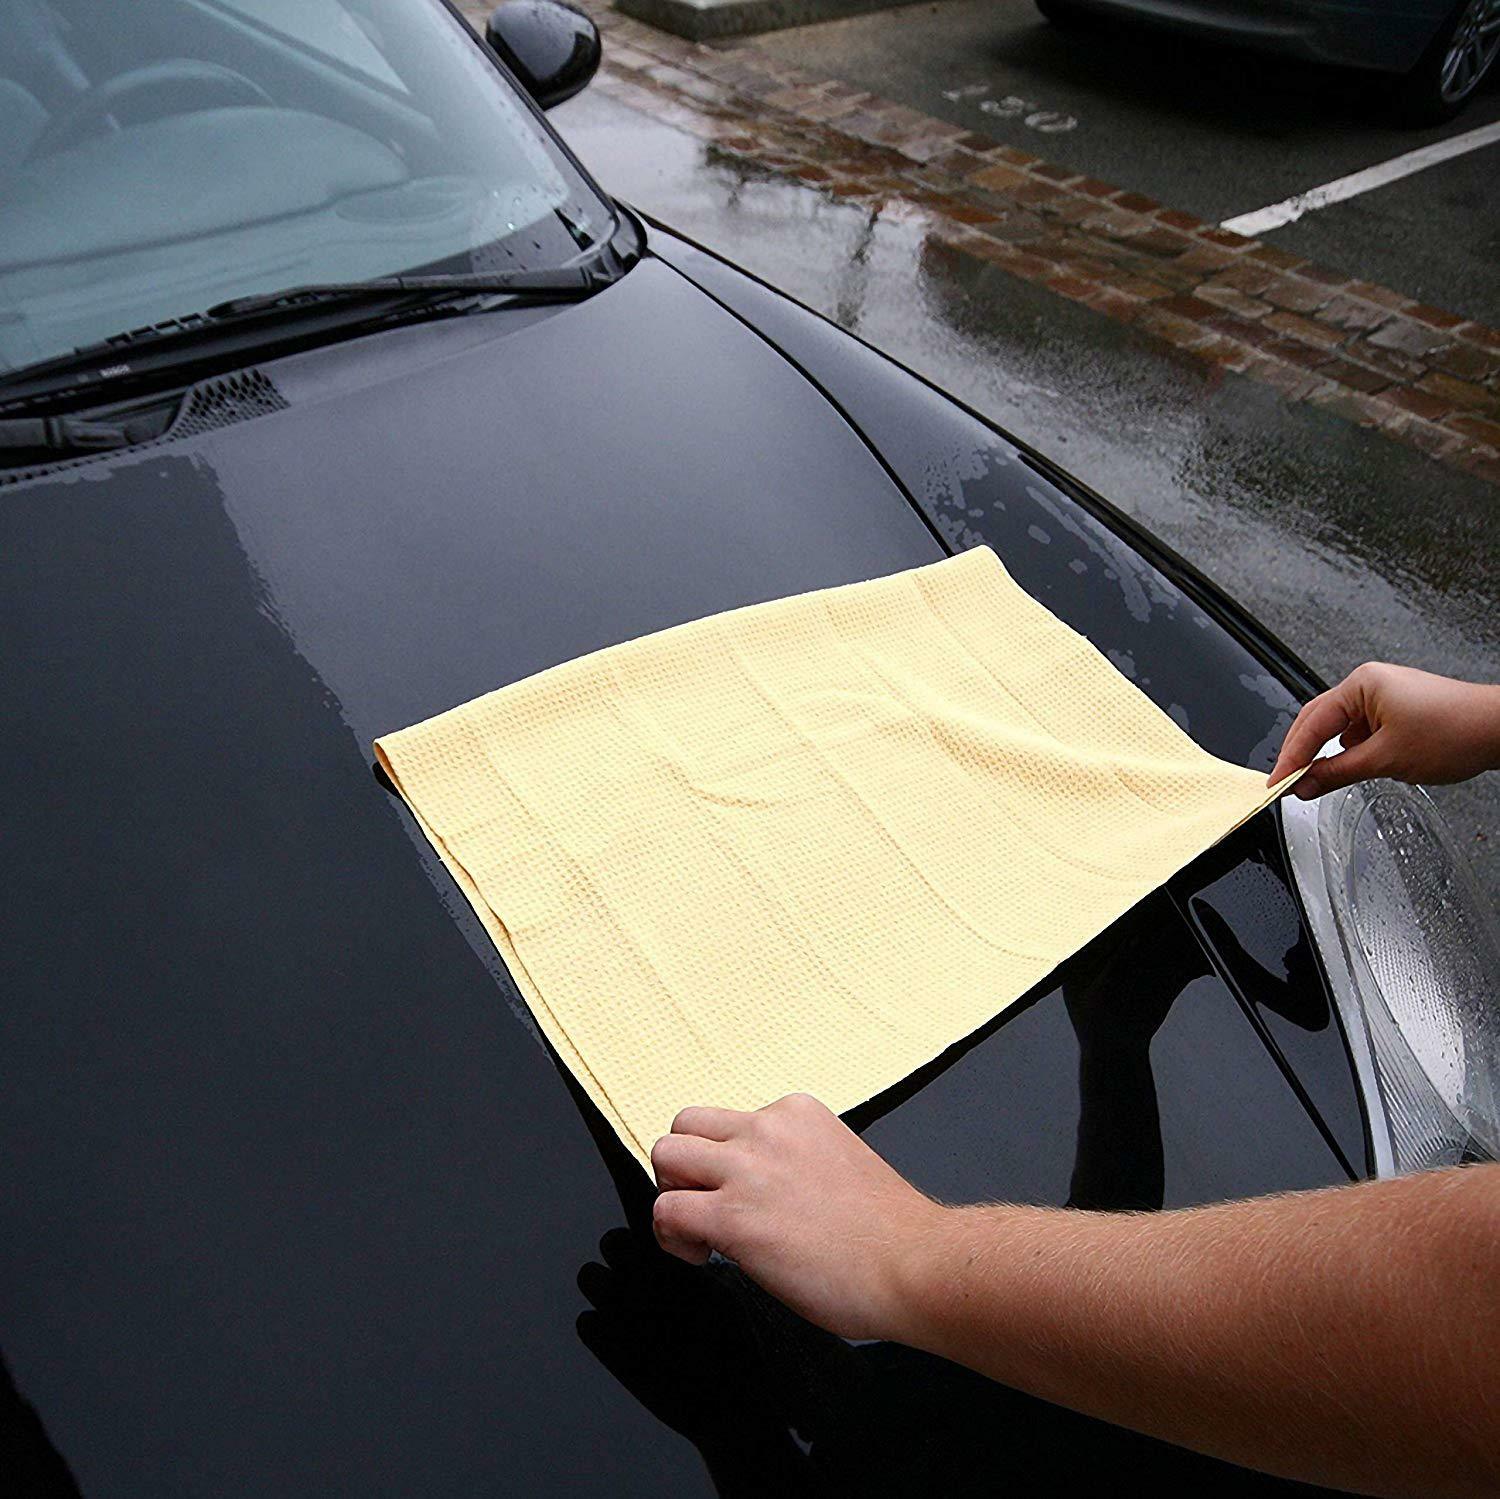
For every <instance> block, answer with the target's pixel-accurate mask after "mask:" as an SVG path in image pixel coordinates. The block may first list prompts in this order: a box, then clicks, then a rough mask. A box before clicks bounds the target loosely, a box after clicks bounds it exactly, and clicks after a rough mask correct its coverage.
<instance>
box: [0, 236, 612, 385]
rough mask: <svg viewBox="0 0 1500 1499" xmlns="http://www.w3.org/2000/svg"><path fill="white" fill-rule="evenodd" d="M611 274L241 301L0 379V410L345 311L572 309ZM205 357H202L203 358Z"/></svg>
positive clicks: (578, 271) (448, 279) (323, 288)
mask: <svg viewBox="0 0 1500 1499" xmlns="http://www.w3.org/2000/svg"><path fill="white" fill-rule="evenodd" d="M613 279H614V276H613V275H611V274H610V272H609V271H607V270H605V269H603V268H602V267H600V266H599V265H598V263H597V262H595V263H590V264H585V265H580V266H572V267H568V268H566V269H561V270H542V271H503V272H502V271H496V272H493V273H491V272H484V271H481V272H475V273H472V274H455V275H434V276H383V277H378V278H376V279H374V280H369V281H347V282H341V281H335V282H329V283H327V284H313V285H308V286H293V287H288V288H287V289H285V290H284V291H277V292H269V293H266V294H265V295H262V296H250V297H236V298H234V299H233V300H231V301H228V302H221V303H220V304H219V305H218V306H217V307H212V308H210V309H209V310H208V311H207V312H200V313H195V314H193V315H191V316H189V317H184V318H178V319H173V320H172V321H169V322H165V323H159V324H156V325H154V326H152V327H149V328H138V329H135V330H133V331H132V332H129V333H121V334H116V335H115V336H114V337H113V338H107V339H104V340H102V341H100V342H99V343H94V344H88V345H85V346H84V347H82V348H78V349H74V350H73V352H72V353H70V354H61V355H58V356H57V357H55V358H52V359H45V360H42V361H40V362H39V363H37V364H29V365H25V366H23V367H22V368H21V369H18V370H12V371H11V372H10V373H8V374H6V375H3V376H0V409H3V407H4V405H5V404H6V402H7V398H9V399H10V404H11V407H12V409H15V408H16V407H17V406H20V407H22V408H23V409H24V407H25V406H26V405H29V404H31V403H33V402H35V401H38V400H52V399H56V398H58V397H59V396H63V395H68V396H71V395H77V394H80V393H83V392H85V391H88V392H92V391H94V390H97V389H100V388H102V387H104V386H106V385H110V386H116V387H118V386H119V385H120V384H121V383H122V382H125V381H134V382H135V383H140V382H141V381H142V380H143V379H151V378H155V377H157V376H159V375H160V374H162V373H163V372H169V371H171V370H173V369H176V368H177V367H179V366H181V365H182V364H184V362H189V363H190V362H192V360H193V358H194V357H195V356H196V358H197V359H198V360H199V361H200V362H201V361H202V360H205V359H211V358H212V357H213V356H212V353H211V351H212V350H215V349H219V348H222V347H224V346H226V345H227V343H228V342H229V341H231V340H233V341H237V345H238V348H239V350H240V351H241V352H248V351H249V350H250V349H251V348H260V347H264V346H266V345H268V344H286V343H288V342H295V341H296V340H297V339H298V338H299V337H301V338H304V339H305V336H306V332H307V330H305V329H304V330H302V332H301V333H300V334H299V332H298V329H299V328H300V327H301V324H302V323H303V321H304V316H305V321H306V322H307V323H308V324H315V323H316V322H317V320H318V315H319V314H322V316H323V318H324V319H329V318H333V319H337V318H338V316H339V314H338V307H339V306H340V304H344V305H348V304H358V303H360V302H366V301H368V302H373V303H379V302H392V303H394V304H395V305H394V307H393V308H392V309H391V310H390V311H389V312H386V311H385V310H382V311H381V312H380V313H379V315H380V316H381V317H385V316H392V317H394V316H397V315H410V314H411V313H412V312H414V311H415V312H420V311H421V310H422V309H423V308H425V307H428V306H431V307H434V308H437V307H440V306H442V304H444V303H446V302H448V301H451V300H456V299H457V298H461V297H465V296H484V295H497V296H498V295H504V296H507V297H509V298H511V299H513V301H514V302H516V303H547V302H574V301H581V300H582V299H583V298H585V297H588V296H592V295H593V293H594V292H596V291H598V290H600V289H601V288H602V287H604V286H607V285H608V284H609V283H610V282H611V281H612V280H613ZM200 351H202V352H200Z"/></svg>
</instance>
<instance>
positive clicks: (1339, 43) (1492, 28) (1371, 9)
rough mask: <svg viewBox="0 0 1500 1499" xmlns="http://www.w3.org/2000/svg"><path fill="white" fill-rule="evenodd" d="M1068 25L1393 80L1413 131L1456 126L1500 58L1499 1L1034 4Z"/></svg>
mask: <svg viewBox="0 0 1500 1499" xmlns="http://www.w3.org/2000/svg"><path fill="white" fill-rule="evenodd" d="M1036 3H1037V9H1038V10H1040V11H1041V13H1042V14H1043V15H1044V16H1046V17H1047V19H1048V20H1049V21H1052V22H1054V23H1056V24H1058V25H1062V26H1073V25H1079V24H1082V23H1084V22H1087V21H1089V20H1098V19H1101V18H1103V17H1106V16H1129V17H1137V18H1139V19H1140V20H1142V21H1147V22H1150V23H1153V24H1155V25H1158V26H1162V27H1167V28H1169V29H1171V30H1173V31H1178V32H1183V33H1186V34H1190V35H1194V36H1200V37H1204V38H1207V39H1210V40H1215V41H1226V42H1235V43H1239V44H1241V45H1244V46H1249V47H1258V48H1262V49H1264V50H1266V51H1268V52H1280V53H1283V54H1285V55H1287V56H1290V57H1300V58H1305V59H1307V60H1309V61H1313V62H1326V63H1335V64H1338V65H1339V66H1341V67H1349V68H1362V69H1366V70H1368V71H1370V72H1374V73H1384V74H1389V75H1390V76H1391V81H1392V94H1393V98H1394V101H1395V103H1396V106H1397V109H1398V111H1399V112H1400V114H1401V115H1402V116H1403V117H1404V118H1405V119H1406V120H1407V121H1408V122H1409V123H1411V124H1434V123H1436V122H1438V121H1441V120H1447V119H1452V118H1453V116H1455V115H1456V114H1458V113H1459V111H1460V110H1462V109H1463V107H1464V105H1466V104H1467V103H1468V102H1469V100H1470V99H1472V98H1473V97H1474V94H1475V92H1476V91H1477V90H1478V88H1479V86H1480V84H1481V83H1483V82H1484V80H1485V78H1486V77H1487V76H1488V74H1489V72H1490V69H1491V67H1492V65H1493V63H1494V61H1495V54H1496V53H1497V52H1500V0H1036Z"/></svg>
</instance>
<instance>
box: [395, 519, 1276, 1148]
mask: <svg viewBox="0 0 1500 1499" xmlns="http://www.w3.org/2000/svg"><path fill="white" fill-rule="evenodd" d="M376 753H377V755H378V756H379V758H380V760H381V762H382V764H383V765H384V766H385V768H386V770H387V771H388V773H389V774H390V776H391V779H392V780H393V782H394V783H395V784H396V786H397V788H398V789H399V790H400V792H401V794H402V796H403V797H404V798H405V799H406V801H407V803H408V804H409V806H410V807H411V809H412V811H413V812H414V813H415V814H416V816H417V818H418V820H419V821H420V823H421V825H422V827H423V829H424V831H425V832H426V834H427V836H428V838H429V839H431V841H432V843H433V845H434V847H435V848H436V849H437V851H438V853H439V855H440V856H441V857H442V859H443V861H444V863H445V864H446V865H447V867H448V869H449V871H450V872H451V873H452V875H453V877H454V878H455V879H456V880H457V881H458V883H459V885H460V886H461V887H462V889H463V891H464V893H465V895H467V896H468V898H469V900H470V902H471V903H472V904H473V906H474V909H475V910H476V911H477V912H478V913H479V916H480V918H481V920H482V921H483V922H484V925H485V927H486V928H487V930H488V931H489V934H490V936H491V937H492V938H493V939H494V942H495V945H496V947H497V948H498V949H499V951H500V954H501V956H502V957H503V959H504V960H505V963H506V966H507V967H508V968H509V970H510V972H511V974H512V975H513V977H514V978H515V981H516V983H517V985H518V986H519V987H520V989H521V992H522V993H523V994H524V995H525V997H526V1000H527V1003H528V1004H529V1005H530V1007H531V1009H532V1011H533V1012H534V1013H535V1015H536V1018H537V1021H538V1023H539V1024H540V1025H541V1027H542V1030H543V1031H544V1032H545V1033H546V1035H547V1037H548V1039H549V1040H550V1041H551V1042H552V1044H553V1046H555V1047H556V1049H557V1051H558V1053H559V1054H560V1055H561V1056H562V1057H563V1059H564V1060H565V1061H566V1062H567V1064H568V1066H569V1067H570V1068H571V1069H572V1070H573V1072H574V1073H575V1075H576V1076H577V1078H578V1080H579V1082H580V1083H581V1084H582V1086H583V1087H584V1089H585V1090H586V1091H587V1093H588V1095H589V1097H590V1098H592V1099H593V1101H594V1102H595V1103H596V1104H597V1105H598V1106H599V1108H600V1109H601V1110H602V1111H603V1113H604V1115H605V1117H606V1118H607V1119H608V1120H609V1121H610V1123H611V1124H612V1125H613V1126H614V1128H615V1129H616V1130H617V1131H618V1132H619V1135H620V1137H621V1139H622V1140H623V1141H624V1142H625V1144H626V1145H627V1146H628V1147H629V1149H630V1150H631V1151H632V1152H633V1153H634V1154H635V1156H636V1158H637V1159H638V1160H640V1161H641V1163H642V1164H643V1165H647V1166H648V1169H649V1152H650V1148H651V1145H652V1142H653V1141H654V1140H655V1139H656V1138H657V1137H658V1136H660V1135H662V1134H665V1133H666V1132H667V1131H668V1129H669V1128H670V1126H671V1123H672V1119H673V1116H674V1115H675V1114H676V1113H677V1111H678V1110H679V1109H681V1108H683V1107H685V1106H686V1105H688V1104H697V1103H707V1104H714V1105H719V1106H721V1107H726V1108H733V1109H752V1108H757V1107H759V1106H760V1105H762V1104H766V1103H769V1102H771V1101H772V1100H773V1099H776V1098H779V1097H781V1096H782V1095H783V1094H785V1093H789V1092H807V1093H812V1094H815V1095H816V1096H817V1097H819V1098H821V1099H822V1100H823V1101H824V1102H825V1103H826V1104H828V1105H829V1106H830V1107H831V1108H833V1109H835V1110H838V1111H843V1110H845V1109H849V1108H851V1107H853V1106H854V1105H855V1104H858V1103H860V1102H862V1101H864V1100H865V1099H867V1098H869V1097H871V1096H872V1095H874V1094H876V1093H879V1092H881V1091H882V1090H884V1089H885V1088H888V1087H890V1086H891V1085H892V1084H894V1083H896V1082H899V1081H900V1080H901V1079H902V1078H903V1077H905V1076H906V1075H907V1074H909V1073H911V1072H912V1071H914V1070H915V1069H916V1068H918V1067H920V1066H921V1065H922V1064H924V1063H925V1062H928V1061H930V1060H931V1059H932V1058H933V1057H935V1056H937V1055H939V1054H940V1053H941V1052H943V1051H944V1050H946V1049H947V1048H948V1047H949V1046H951V1045H953V1044H954V1043H955V1042H957V1041H959V1040H960V1039H962V1038H963V1037H964V1036H966V1035H967V1034H969V1033H970V1032H971V1031H973V1030H975V1029H976V1028H978V1027H979V1026H980V1025H982V1024H984V1022H986V1021H987V1020H989V1019H990V1018H991V1017H993V1016H994V1015H995V1014H996V1013H998V1012H999V1011H1000V1010H1002V1009H1003V1008H1004V1007H1005V1006H1006V1005H1008V1004H1010V1003H1011V1002H1012V1001H1013V1000H1015V999H1017V998H1018V997H1020V996H1021V995H1022V994H1024V993H1025V992H1026V991H1027V990H1028V989H1030V988H1031V987H1032V986H1033V985H1035V984H1036V983H1037V982H1038V981H1039V980H1041V979H1042V978H1043V977H1045V976H1046V974H1047V973H1048V972H1049V971H1050V970H1051V969H1053V968H1054V967H1056V966H1057V964H1058V963H1059V962H1061V961H1062V960H1063V959H1064V958H1066V957H1068V956H1069V954H1071V953H1073V952H1075V951H1076V950H1077V949H1078V948H1079V947H1081V946H1082V945H1083V944H1084V943H1085V942H1087V941H1088V940H1089V939H1090V938H1091V937H1093V936H1095V935H1096V934H1097V933H1099V932H1100V931H1102V930H1103V929H1104V928H1105V927H1106V926H1108V925H1109V924H1110V923H1111V922H1112V921H1113V920H1114V919H1115V918H1116V917H1118V916H1120V915H1121V914H1122V913H1123V912H1124V911H1126V910H1127V909H1128V908H1129V907H1130V906H1132V905H1134V904H1135V903H1136V902H1137V901H1138V900H1140V899H1141V897H1142V896H1144V895H1145V894H1147V893H1148V892H1149V891H1150V890H1152V889H1154V888H1155V887H1156V886H1158V885H1159V884H1161V883H1162V881H1164V880H1165V879H1167V877H1168V876H1169V875H1171V874H1173V873H1175V872H1176V871H1177V870H1178V869H1180V868H1181V867H1182V866H1183V865H1184V864H1186V863H1187V862H1188V861H1189V860H1190V859H1192V858H1193V857H1194V856H1195V855H1197V854H1199V853H1201V852H1202V851H1203V850H1204V849H1206V848H1208V847H1209V846H1210V845H1211V844H1213V843H1215V842H1216V841H1217V840H1218V839H1220V838H1222V837H1223V836H1224V835H1225V834H1226V833H1228V832H1230V831H1231V830H1232V829H1233V828H1234V827H1236V826H1237V825H1238V824H1239V823H1241V822H1243V821H1244V820H1245V819H1246V818H1247V817H1249V816H1251V815H1252V814H1253V813H1254V812H1256V811H1258V810H1259V809H1260V808H1261V807H1263V806H1265V805H1266V803H1267V802H1269V801H1270V800H1272V799H1273V797H1274V796H1275V795H1276V794H1277V792H1279V791H1280V789H1281V788H1280V787H1276V788H1273V789H1269V790H1268V788H1267V787H1266V784H1265V778H1264V776H1262V775H1260V774H1258V773H1256V772H1254V771H1250V770H1246V769H1244V768H1242V767H1240V766H1235V765H1231V764H1228V763H1227V762H1225V761H1223V760H1219V759H1216V758H1214V757H1213V756H1212V755H1210V754H1208V753H1207V752H1206V751H1205V750H1203V749H1200V748H1199V747H1198V745H1196V744H1195V743H1194V742H1193V741H1192V740H1191V739H1190V738H1189V737H1188V736H1187V735H1186V734H1185V733H1183V731H1182V730H1181V729H1179V728H1178V727H1177V725H1176V724H1175V723H1173V721H1172V720H1171V719H1170V718H1168V717H1167V715H1166V714H1165V713H1163V712H1162V711H1161V710H1160V709H1158V708H1157V707H1156V706H1155V705H1154V704H1153V703H1152V702H1151V701H1150V699H1149V698H1147V697H1146V696H1145V695H1144V694H1143V693H1142V692H1140V691H1139V689H1137V688H1136V687H1135V686H1133V685H1132V684H1131V683H1130V682H1129V681H1127V680H1126V679H1125V678H1124V677H1123V676H1122V675H1121V674H1120V673H1119V672H1118V671H1116V670H1115V668H1114V667H1113V666H1111V665H1110V663H1109V662H1108V661H1106V660H1105V658H1104V657H1103V656H1102V655H1100V654H1099V652H1098V651H1097V650H1095V648H1094V647H1093V646H1092V645H1090V644H1089V642H1088V641H1087V640H1086V639H1084V637H1083V636H1081V635H1079V634H1077V633H1075V632H1074V631H1073V630H1071V629H1070V628H1069V627H1068V626H1067V625H1065V624H1063V623H1062V621H1061V620H1059V619H1057V618H1056V616H1054V615H1053V614H1051V613H1050V612H1049V611H1048V610H1047V609H1045V608H1044V607H1043V606H1042V605H1040V604H1039V603H1037V602H1036V601H1035V600H1034V599H1032V598H1031V597H1030V596H1029V595H1028V594H1026V593H1025V592H1024V591H1023V590H1022V589H1021V588H1020V587H1018V586H1017V585H1016V583H1014V582H1013V581H1012V579H1011V577H1010V575H1009V574H1008V573H1007V572H1006V571H1005V569H1004V567H1003V566H1002V565H1001V563H1000V561H999V559H998V558H997V557H996V556H995V554H994V553H993V552H992V551H990V550H989V548H987V547H980V548H976V549H975V550H973V551H970V552H965V553H963V554H961V555H959V556H957V557H952V558H948V559H947V560H945V561H942V562H937V563H933V564H931V565H930V566H927V567H921V568H917V569H915V570H913V571H911V572H905V573H897V574H895V575H894V576H891V577H887V578H877V579H874V580H872V581H870V582H866V583H852V584H848V585H846V586H843V587H838V588H830V589H825V590H823V591H820V592H817V593H809V594H802V595H799V596H797V597H794V598H786V599H778V600H775V601H773V602H771V603H766V604H756V605H752V606H750V607H748V608H744V609H736V610H733V611H731V612H729V613H726V614H719V615H714V616H711V617H710V618H707V619H700V620H695V621H693V622H692V623H689V624H684V625H679V626H676V627H675V628H673V629H669V630H664V631H662V632H661V633H659V634H656V635H650V636H646V637H644V638H642V639H639V640H632V641H627V642H625V643H624V644H621V645H616V646H611V647H610V648H608V649H607V650H602V651H598V652H595V653H594V654H592V655H589V656H584V657H582V658H580V659H578V660H576V661H569V662H566V663H565V664H563V665H561V666H556V667H553V668H551V669H550V670H548V671H544V672H541V673H539V674H538V675H536V676H534V677H529V678H527V679H526V680H525V681H521V682H516V683H513V684H512V685H510V686H507V687H502V688H500V689H499V690H498V691H496V692H491V693H489V694H488V695H487V696H485V697H481V698H478V699H476V700H475V701H473V702H470V703H465V704H463V705H462V706H461V707H457V708H453V709H451V710H450V711H448V712H446V713H442V714H440V715H439V716H438V717H436V718H432V719H429V720H427V721H426V722H425V723H419V724H416V725H415V726H413V727H412V728H408V729H403V730H401V731H400V732H398V733H394V734H389V735H387V736H386V737H384V738H383V739H381V740H380V741H378V743H377V744H376Z"/></svg>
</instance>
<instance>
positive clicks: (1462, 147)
mask: <svg viewBox="0 0 1500 1499" xmlns="http://www.w3.org/2000/svg"><path fill="white" fill-rule="evenodd" d="M1496 141H1500V120H1496V121H1495V122H1494V123H1493V124H1491V125H1481V126H1480V127H1479V129H1478V130H1468V131H1465V132H1464V134H1462V135H1453V136H1449V137H1448V139H1447V140H1445V141H1434V142H1433V143H1432V145H1430V146H1421V147H1419V148H1418V149H1417V150H1415V151H1408V152H1406V154H1405V155H1403V156H1393V157H1391V159H1390V160H1389V161H1382V162H1381V163H1380V164H1379V165H1378V166H1373V167H1366V168H1365V169H1364V171H1362V172H1352V173H1350V175H1349V176H1347V177H1340V178H1339V179H1338V180H1337V181H1336V182H1329V183H1325V184H1324V185H1323V186H1322V187H1313V188H1309V189H1308V190H1307V191H1306V192H1305V193H1298V194H1297V195H1296V197H1294V198H1287V199H1285V200H1283V201H1282V202H1280V203H1273V204H1271V206H1270V207H1269V208H1257V209H1256V210H1255V212H1254V213H1242V214H1240V215H1239V216H1238V217H1237V218H1232V219H1225V220H1224V222H1223V223H1222V224H1220V225H1219V228H1221V229H1228V230H1229V231H1230V232H1231V233H1233V234H1243V235H1244V236H1245V237H1246V238H1247V239H1254V238H1256V236H1257V235H1261V234H1265V233H1266V232H1267V231H1268V230H1271V229H1280V228H1281V226H1282V225H1283V224H1291V223H1295V222H1296V221H1297V220H1298V219H1300V218H1301V217H1302V215H1303V214H1305V213H1311V212H1312V211H1313V210H1314V209H1316V208H1326V207H1327V206H1328V205H1329V204H1330V203H1342V202H1343V201H1344V200H1345V199H1346V198H1357V197H1358V196H1359V195H1360V194H1361V193H1367V192H1369V191H1370V189H1371V188H1374V187H1384V186H1385V184H1386V183H1387V182H1397V181H1399V180H1400V179H1401V178H1402V177H1410V176H1411V174H1412V173H1413V172H1420V171H1422V170H1424V169H1425V168H1427V167H1433V166H1436V165H1437V164H1438V163H1439V162H1440V161H1448V160H1450V159H1451V158H1452V157H1455V156H1463V155H1464V154H1465V153H1466V152H1469V151H1477V150H1478V149H1479V148H1480V147H1481V146H1489V145H1493V144H1494V143H1495V142H1496Z"/></svg>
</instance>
